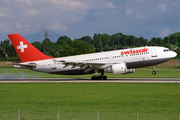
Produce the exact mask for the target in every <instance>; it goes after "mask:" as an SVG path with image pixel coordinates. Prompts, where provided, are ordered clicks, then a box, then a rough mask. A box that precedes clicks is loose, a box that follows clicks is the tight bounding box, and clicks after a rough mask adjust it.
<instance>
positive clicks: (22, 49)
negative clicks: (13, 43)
mask: <svg viewBox="0 0 180 120" xmlns="http://www.w3.org/2000/svg"><path fill="white" fill-rule="evenodd" d="M24 48H27V45H23V41H22V42H20V45H19V46H17V49H21V52H24Z"/></svg>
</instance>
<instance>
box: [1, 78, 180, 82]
mask: <svg viewBox="0 0 180 120" xmlns="http://www.w3.org/2000/svg"><path fill="white" fill-rule="evenodd" d="M46 82H49V83H53V82H57V83H61V82H62V83H63V82H66V83H69V82H71V83H91V82H97V83H98V82H99V83H103V82H106V83H107V82H109V83H112V82H115V83H118V82H122V83H180V79H178V78H109V79H108V80H91V79H88V78H0V83H46Z"/></svg>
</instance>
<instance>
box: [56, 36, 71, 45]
mask: <svg viewBox="0 0 180 120" xmlns="http://www.w3.org/2000/svg"><path fill="white" fill-rule="evenodd" d="M56 43H57V44H58V45H61V46H62V47H63V46H65V45H68V44H71V43H72V40H71V39H70V38H69V37H67V36H61V37H59V39H58V40H57V42H56Z"/></svg>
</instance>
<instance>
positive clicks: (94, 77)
mask: <svg viewBox="0 0 180 120" xmlns="http://www.w3.org/2000/svg"><path fill="white" fill-rule="evenodd" d="M91 80H107V76H92V77H91Z"/></svg>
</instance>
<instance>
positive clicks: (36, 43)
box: [32, 41, 42, 51]
mask: <svg viewBox="0 0 180 120" xmlns="http://www.w3.org/2000/svg"><path fill="white" fill-rule="evenodd" d="M32 45H33V46H34V47H36V48H37V49H38V50H40V51H41V50H42V47H41V46H42V44H41V43H40V42H38V41H35V42H33V43H32Z"/></svg>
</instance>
